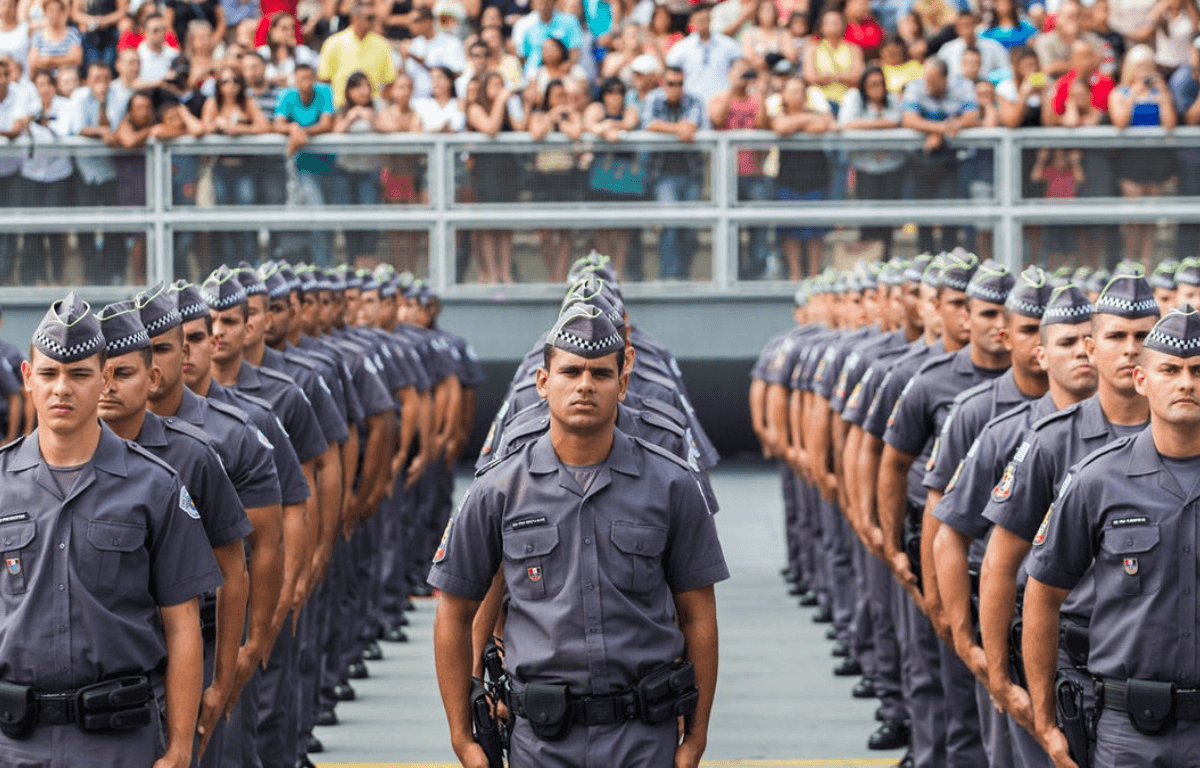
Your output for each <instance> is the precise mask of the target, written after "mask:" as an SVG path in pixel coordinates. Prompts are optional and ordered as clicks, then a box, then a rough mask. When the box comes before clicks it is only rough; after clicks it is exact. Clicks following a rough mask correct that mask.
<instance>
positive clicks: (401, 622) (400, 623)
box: [391, 613, 408, 627]
mask: <svg viewBox="0 0 1200 768" xmlns="http://www.w3.org/2000/svg"><path fill="white" fill-rule="evenodd" d="M391 624H392V626H396V627H407V626H408V617H407V616H405V615H404V614H403V613H401V614H400V615H399V616H397V617H396V620H395V621H393V622H391Z"/></svg>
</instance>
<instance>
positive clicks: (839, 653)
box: [829, 640, 850, 659]
mask: <svg viewBox="0 0 1200 768" xmlns="http://www.w3.org/2000/svg"><path fill="white" fill-rule="evenodd" d="M829 655H831V656H833V657H834V658H835V659H844V658H847V657H848V656H849V655H850V646H848V645H846V644H845V643H843V642H842V641H841V640H838V641H837V642H835V643H834V644H833V650H831V651H830V652H829Z"/></svg>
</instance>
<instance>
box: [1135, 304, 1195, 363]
mask: <svg viewBox="0 0 1200 768" xmlns="http://www.w3.org/2000/svg"><path fill="white" fill-rule="evenodd" d="M1143 346H1144V347H1145V348H1146V349H1152V350H1154V351H1155V352H1162V353H1163V354H1166V355H1172V356H1173V357H1185V358H1186V357H1195V356H1196V355H1200V313H1197V312H1196V310H1195V309H1193V308H1192V307H1191V305H1190V304H1184V305H1183V306H1182V307H1179V308H1177V309H1172V310H1171V311H1170V312H1168V313H1167V314H1165V315H1163V318H1162V319H1161V320H1159V321H1158V322H1157V323H1156V324H1155V325H1154V328H1153V329H1151V331H1150V333H1148V334H1146V341H1145V343H1144V344H1143Z"/></svg>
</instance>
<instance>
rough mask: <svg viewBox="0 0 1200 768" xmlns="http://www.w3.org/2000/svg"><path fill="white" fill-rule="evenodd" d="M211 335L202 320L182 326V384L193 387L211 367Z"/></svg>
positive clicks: (206, 374) (191, 321)
mask: <svg viewBox="0 0 1200 768" xmlns="http://www.w3.org/2000/svg"><path fill="white" fill-rule="evenodd" d="M212 353H213V345H212V334H211V333H209V332H208V325H207V324H206V323H205V322H204V318H202V317H201V318H197V319H196V320H190V321H188V322H186V323H184V324H183V383H184V384H186V385H187V386H188V387H194V386H196V385H197V384H199V383H200V381H201V380H203V379H204V377H205V376H208V371H209V369H210V368H211V367H212Z"/></svg>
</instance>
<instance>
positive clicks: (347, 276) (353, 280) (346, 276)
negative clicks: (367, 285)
mask: <svg viewBox="0 0 1200 768" xmlns="http://www.w3.org/2000/svg"><path fill="white" fill-rule="evenodd" d="M333 271H334V272H337V273H338V274H339V275H341V276H342V280H343V281H344V282H345V284H346V290H347V291H348V290H351V289H353V288H359V289H361V288H362V282H363V281H362V275H360V274H359V273H358V270H356V269H354V268H353V267H351V266H350V265H348V264H342V265H339V266H337V267H335V268H334V270H333Z"/></svg>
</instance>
